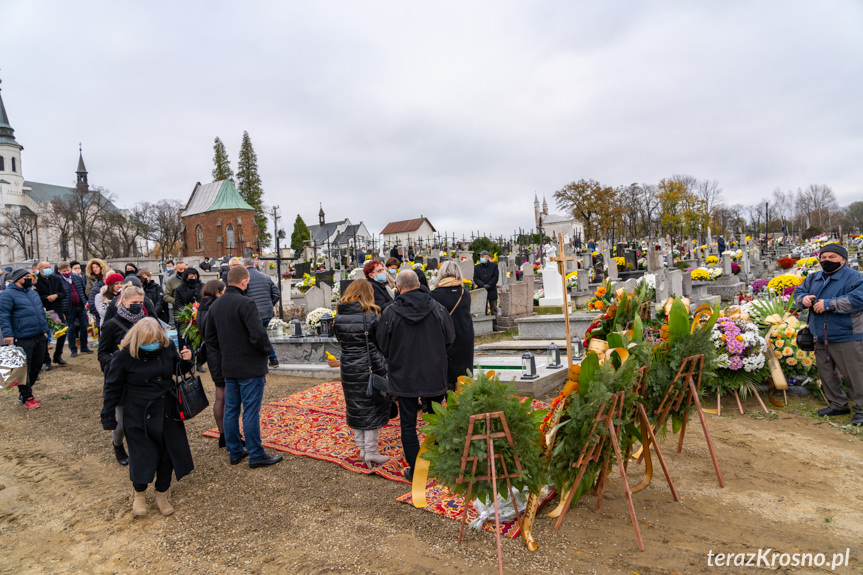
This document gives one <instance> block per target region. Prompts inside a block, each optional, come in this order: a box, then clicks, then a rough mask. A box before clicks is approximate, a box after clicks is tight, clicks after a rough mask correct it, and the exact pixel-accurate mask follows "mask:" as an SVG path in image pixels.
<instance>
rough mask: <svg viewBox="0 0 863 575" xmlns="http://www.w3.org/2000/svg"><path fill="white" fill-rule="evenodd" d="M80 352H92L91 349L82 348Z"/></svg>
mask: <svg viewBox="0 0 863 575" xmlns="http://www.w3.org/2000/svg"><path fill="white" fill-rule="evenodd" d="M81 353H93V350H92V349H82V350H81Z"/></svg>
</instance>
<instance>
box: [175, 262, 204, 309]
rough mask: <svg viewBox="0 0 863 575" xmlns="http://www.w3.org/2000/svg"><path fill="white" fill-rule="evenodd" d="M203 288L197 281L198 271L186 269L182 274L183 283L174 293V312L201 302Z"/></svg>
mask: <svg viewBox="0 0 863 575" xmlns="http://www.w3.org/2000/svg"><path fill="white" fill-rule="evenodd" d="M202 288H203V286H202V285H201V282H200V281H199V280H198V270H196V269H195V268H188V269H187V270H186V271H185V272H183V283H181V284H180V285H178V286H177V289H176V291H175V292H174V310H175V311H177V310H180V309H183V308H184V307H186V306H187V305H189V304H192V303H195V302H199V301H201V290H202Z"/></svg>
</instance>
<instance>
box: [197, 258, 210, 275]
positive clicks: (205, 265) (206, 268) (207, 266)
mask: <svg viewBox="0 0 863 575" xmlns="http://www.w3.org/2000/svg"><path fill="white" fill-rule="evenodd" d="M198 267H200V268H201V271H205V272H208V271H210V269H211V268H212V266H211V265H210V258H209V257H205V258H204V261H202V262H201V263H200V264H198Z"/></svg>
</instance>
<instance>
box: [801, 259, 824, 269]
mask: <svg viewBox="0 0 863 575" xmlns="http://www.w3.org/2000/svg"><path fill="white" fill-rule="evenodd" d="M817 265H820V262H819V261H818V258H802V259H799V260H797V267H798V268H814V267H815V266H817Z"/></svg>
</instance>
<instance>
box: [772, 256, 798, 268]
mask: <svg viewBox="0 0 863 575" xmlns="http://www.w3.org/2000/svg"><path fill="white" fill-rule="evenodd" d="M796 263H797V262H796V261H794V259H793V258H779V261H777V262H776V265H778V266H779V267H780V268H782V269H784V270H789V269H791V268H793V267H794V265H795V264H796Z"/></svg>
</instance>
